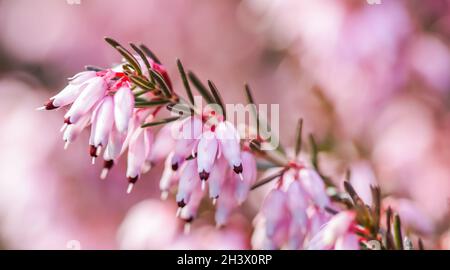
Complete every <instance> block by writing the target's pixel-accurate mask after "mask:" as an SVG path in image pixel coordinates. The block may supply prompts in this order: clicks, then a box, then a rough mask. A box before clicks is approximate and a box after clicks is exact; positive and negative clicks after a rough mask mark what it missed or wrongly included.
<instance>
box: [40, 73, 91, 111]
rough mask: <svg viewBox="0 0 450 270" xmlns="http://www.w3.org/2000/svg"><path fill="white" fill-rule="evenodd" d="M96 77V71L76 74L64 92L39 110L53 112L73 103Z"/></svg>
mask: <svg viewBox="0 0 450 270" xmlns="http://www.w3.org/2000/svg"><path fill="white" fill-rule="evenodd" d="M95 76H96V74H95V72H94V71H83V72H80V73H78V74H76V75H75V76H74V77H73V79H72V80H71V81H70V82H69V84H68V85H67V86H66V87H64V89H63V90H61V91H60V92H59V93H58V94H56V95H55V96H53V97H51V98H50V99H49V101H48V102H47V103H46V104H45V105H44V107H41V108H38V109H46V110H53V109H56V108H60V107H63V106H66V105H69V104H71V103H73V102H74V101H75V99H76V98H78V96H79V95H80V93H81V92H82V91H83V90H84V88H85V86H86V85H85V84H84V83H85V82H86V81H87V80H89V79H91V78H93V77H95Z"/></svg>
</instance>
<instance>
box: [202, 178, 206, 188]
mask: <svg viewBox="0 0 450 270" xmlns="http://www.w3.org/2000/svg"><path fill="white" fill-rule="evenodd" d="M205 187H206V181H203V180H202V191H205Z"/></svg>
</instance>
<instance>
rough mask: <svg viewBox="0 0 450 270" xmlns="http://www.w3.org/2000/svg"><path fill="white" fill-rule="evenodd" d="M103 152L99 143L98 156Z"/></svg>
mask: <svg viewBox="0 0 450 270" xmlns="http://www.w3.org/2000/svg"><path fill="white" fill-rule="evenodd" d="M101 152H102V146H101V145H99V146H98V147H97V152H96V153H95V154H96V155H97V156H100V153H101Z"/></svg>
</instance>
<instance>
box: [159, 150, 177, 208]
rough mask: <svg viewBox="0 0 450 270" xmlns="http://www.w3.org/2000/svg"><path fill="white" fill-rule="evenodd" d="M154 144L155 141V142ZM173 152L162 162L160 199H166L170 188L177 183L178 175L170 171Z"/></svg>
mask: <svg viewBox="0 0 450 270" xmlns="http://www.w3.org/2000/svg"><path fill="white" fill-rule="evenodd" d="M155 144H156V141H155ZM172 156H173V152H171V153H169V155H168V156H167V157H166V160H165V162H164V170H163V172H162V175H161V179H160V180H159V189H160V190H161V199H163V200H165V199H167V196H168V195H169V190H170V188H171V187H172V186H173V185H175V184H176V183H177V182H178V178H179V174H178V173H177V172H175V171H174V170H172Z"/></svg>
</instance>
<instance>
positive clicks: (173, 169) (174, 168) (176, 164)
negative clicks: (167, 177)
mask: <svg viewBox="0 0 450 270" xmlns="http://www.w3.org/2000/svg"><path fill="white" fill-rule="evenodd" d="M176 170H178V162H177V163H174V164H172V171H176Z"/></svg>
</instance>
